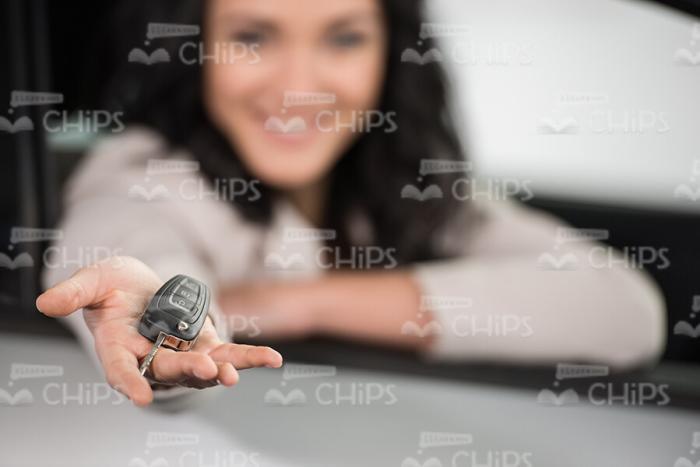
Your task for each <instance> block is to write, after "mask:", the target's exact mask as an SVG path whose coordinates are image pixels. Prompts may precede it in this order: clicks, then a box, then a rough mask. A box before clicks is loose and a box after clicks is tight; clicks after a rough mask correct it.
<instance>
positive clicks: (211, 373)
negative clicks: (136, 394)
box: [151, 349, 219, 383]
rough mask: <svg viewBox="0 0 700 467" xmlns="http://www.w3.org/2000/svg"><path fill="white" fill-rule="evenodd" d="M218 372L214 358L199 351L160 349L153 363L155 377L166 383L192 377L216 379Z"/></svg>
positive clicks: (206, 379)
mask: <svg viewBox="0 0 700 467" xmlns="http://www.w3.org/2000/svg"><path fill="white" fill-rule="evenodd" d="M218 373H219V369H218V367H217V366H216V363H214V360H212V359H211V357H209V356H208V355H206V354H203V353H199V352H175V351H174V350H170V349H160V350H159V351H158V353H156V356H155V358H154V359H153V362H152V363H151V374H152V375H153V379H155V380H156V381H162V382H164V383H178V382H181V381H184V380H187V379H191V378H194V379H198V380H202V381H208V380H213V379H216V377H217V375H218Z"/></svg>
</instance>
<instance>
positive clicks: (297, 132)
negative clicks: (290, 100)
mask: <svg viewBox="0 0 700 467" xmlns="http://www.w3.org/2000/svg"><path fill="white" fill-rule="evenodd" d="M313 122H314V120H313V118H311V117H308V116H304V117H303V116H301V115H282V116H276V115H270V116H266V117H262V118H260V119H259V122H258V123H259V124H260V126H261V128H262V131H263V133H264V134H265V136H266V138H267V139H268V140H270V141H274V142H275V143H277V144H284V145H287V146H289V145H293V146H300V145H306V144H308V143H310V142H311V141H313V140H314V139H315V137H316V136H317V135H318V132H317V131H316V128H315V127H314V123H313Z"/></svg>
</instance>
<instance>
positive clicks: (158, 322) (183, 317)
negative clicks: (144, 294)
mask: <svg viewBox="0 0 700 467" xmlns="http://www.w3.org/2000/svg"><path fill="white" fill-rule="evenodd" d="M209 300H210V291H209V287H207V286H206V285H205V284H203V283H201V282H199V281H198V280H196V279H193V278H191V277H188V276H185V275H182V274H179V275H177V276H175V277H173V278H172V279H170V280H169V281H167V282H166V283H165V284H163V286H162V287H161V288H160V289H158V291H157V292H156V294H155V295H154V296H153V298H152V299H151V302H150V303H149V304H148V306H147V307H146V310H145V311H144V313H143V316H142V317H141V321H140V322H139V333H141V335H142V336H144V337H145V338H147V339H149V340H150V341H152V342H153V343H154V344H153V347H151V351H150V352H148V355H146V358H145V359H144V360H143V362H142V363H141V366H140V368H139V371H140V372H141V375H142V376H143V375H145V374H146V370H147V369H148V367H149V366H150V364H151V362H152V361H153V359H154V358H155V356H156V353H157V352H158V349H159V348H160V347H161V346H164V347H168V348H170V349H173V350H177V351H187V350H190V348H191V347H192V346H193V345H194V343H195V341H196V340H197V337H198V336H199V333H200V331H201V330H202V326H204V322H205V321H206V319H207V313H208V311H209Z"/></svg>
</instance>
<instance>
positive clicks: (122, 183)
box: [43, 128, 666, 367]
mask: <svg viewBox="0 0 700 467" xmlns="http://www.w3.org/2000/svg"><path fill="white" fill-rule="evenodd" d="M165 158H174V159H175V160H178V161H192V159H191V157H190V156H189V155H188V154H186V153H184V152H180V153H177V154H173V153H169V152H168V150H167V149H166V146H165V144H164V142H163V141H162V140H161V139H160V138H159V137H158V136H157V135H155V134H154V133H152V132H149V131H147V130H144V129H138V128H136V129H130V130H127V131H126V132H124V133H122V134H120V135H117V136H110V137H108V138H105V139H104V140H102V141H101V142H100V143H99V144H98V145H97V146H96V147H95V149H94V150H93V151H92V152H91V154H89V156H88V157H87V158H86V160H85V161H84V162H83V163H82V166H81V167H80V168H79V170H77V172H76V173H75V175H74V176H73V177H72V179H71V181H70V183H69V185H68V189H67V191H66V195H65V212H64V216H63V220H62V222H61V224H60V226H59V228H60V229H62V230H63V233H64V235H63V239H62V240H61V241H59V242H58V243H57V244H56V245H55V246H56V247H58V248H59V249H60V251H62V252H64V254H65V255H66V256H65V257H67V258H72V259H75V258H80V257H81V256H80V252H81V251H82V252H86V251H88V252H89V251H95V252H102V253H105V252H107V253H111V254H119V255H129V256H134V257H136V258H138V259H140V260H142V261H144V262H145V263H146V264H148V265H149V266H150V267H151V268H153V269H154V270H155V271H156V272H157V273H158V274H159V275H160V276H161V277H162V278H163V279H167V278H169V277H170V276H172V275H175V274H177V273H186V274H189V275H192V276H194V277H197V278H199V279H201V280H203V281H205V282H207V283H208V284H210V285H211V286H212V287H213V288H214V289H216V288H217V287H219V286H221V284H233V283H236V282H238V281H244V280H254V279H264V278H279V279H293V278H297V277H302V276H313V275H317V274H324V273H325V270H324V268H323V267H321V266H320V265H319V264H318V261H315V260H314V257H315V255H316V252H317V251H318V249H319V248H320V247H321V244H320V243H319V241H318V240H314V239H311V240H308V241H304V242H298V241H297V242H294V241H290V238H291V237H290V236H289V232H290V229H295V228H296V229H298V228H309V227H310V226H309V225H308V224H307V223H306V222H305V220H304V219H303V218H302V217H301V216H300V215H299V213H298V212H296V211H295V210H294V209H293V208H292V207H291V205H289V204H287V203H284V202H280V203H279V204H278V205H277V206H276V207H275V211H274V216H273V221H272V224H271V226H270V227H268V228H263V227H260V226H257V225H253V224H251V223H249V222H247V221H245V220H243V219H242V218H241V217H240V216H239V215H238V214H237V212H236V211H235V209H232V208H231V206H230V205H229V204H227V203H226V202H224V201H221V200H217V199H214V196H206V191H199V190H200V188H199V187H200V186H202V187H204V188H203V189H207V184H206V182H204V180H203V178H202V177H201V176H200V175H199V173H197V172H192V171H188V169H187V168H188V167H189V166H191V165H192V164H191V163H190V164H189V165H188V164H187V163H186V162H185V163H183V167H180V168H179V169H173V167H170V169H167V168H166V170H165V171H166V172H169V173H158V172H159V170H158V169H157V170H156V171H155V172H151V173H147V170H146V168H147V165H148V161H149V160H156V161H157V160H160V159H165ZM162 169H163V167H161V168H160V171H161V172H162V171H163V170H162ZM200 184H201V185H200ZM183 187H186V189H184V190H183ZM396 195H397V201H400V194H399V193H397V194H396ZM193 197H195V198H196V199H193ZM478 209H480V210H481V211H482V212H483V215H484V219H485V220H484V222H482V223H481V224H480V225H479V226H478V227H476V231H474V232H472V233H471V234H470V236H469V237H470V241H469V242H468V244H467V245H465V255H464V257H460V258H456V259H451V260H444V261H435V262H427V263H423V264H415V265H413V266H412V267H411V268H410V271H411V273H412V274H413V275H414V276H415V279H416V281H417V283H418V284H419V285H420V287H421V288H422V292H423V301H424V304H425V305H426V306H427V307H429V308H430V309H431V311H432V312H433V313H434V316H435V322H434V323H431V324H430V327H429V328H420V327H418V326H417V325H416V324H415V323H411V322H407V323H406V324H405V325H404V327H402V329H400V330H399V329H397V332H414V333H418V334H421V333H424V334H425V333H429V332H432V333H434V345H433V346H432V348H431V349H430V350H429V351H428V355H427V356H429V357H432V358H436V359H442V360H462V361H467V360H480V361H503V362H523V363H556V362H572V361H584V362H596V363H603V364H607V365H611V366H615V367H628V366H633V365H639V364H643V363H646V362H649V361H653V360H654V359H656V358H657V357H659V355H660V354H661V352H662V350H663V348H664V344H665V342H664V340H665V329H666V326H665V309H664V304H663V300H662V298H661V295H660V293H659V291H658V289H657V287H656V286H655V285H654V284H653V283H652V281H651V280H650V279H649V278H648V277H647V275H646V274H645V273H643V272H641V271H640V270H638V269H634V268H631V267H629V266H628V265H625V264H622V263H623V262H622V261H611V264H609V265H603V266H601V264H600V261H601V258H604V257H605V247H602V246H601V245H596V244H595V243H592V242H589V241H583V242H570V243H564V244H561V243H560V242H559V243H558V242H557V238H558V237H557V236H558V235H564V234H562V231H561V230H560V229H561V228H562V227H564V224H563V223H562V222H560V221H559V220H557V219H555V218H553V217H552V216H550V215H547V214H545V213H542V212H538V211H535V210H533V209H530V208H525V207H522V206H521V205H519V204H516V203H515V202H512V201H508V202H483V201H480V202H479V204H478ZM593 227H595V226H593ZM292 231H293V230H292ZM292 236H293V235H292ZM465 242H466V240H465ZM91 248H92V249H93V250H91ZM601 248H603V250H601ZM594 249H595V251H596V255H595V258H596V260H595V261H593V258H594V256H593V255H592V253H591V252H592V251H593V250H594ZM601 251H602V252H603V254H602V255H601V254H600V253H601ZM84 256H85V257H87V256H89V255H84ZM93 256H98V255H93ZM613 257H616V256H613ZM86 259H87V258H86ZM64 263H65V264H62V262H61V261H53V262H51V267H47V268H46V270H45V273H44V277H43V279H44V285H45V286H47V287H48V286H51V285H52V284H55V283H56V282H58V281H60V280H62V279H65V278H67V277H68V276H69V275H70V274H72V273H73V272H74V271H75V270H76V269H77V267H78V266H80V264H79V261H73V262H70V261H67V262H65V261H64ZM76 315H78V314H76ZM66 322H67V324H68V325H69V326H70V327H71V329H72V330H73V331H74V332H75V333H76V335H77V336H78V337H79V338H80V340H81V341H82V342H83V343H84V345H85V347H86V349H88V351H89V352H92V347H93V346H92V336H91V335H90V334H89V332H88V330H87V328H86V326H85V324H84V322H83V320H82V319H81V318H80V317H79V316H74V317H72V318H69V319H67V320H66ZM499 329H500V330H499Z"/></svg>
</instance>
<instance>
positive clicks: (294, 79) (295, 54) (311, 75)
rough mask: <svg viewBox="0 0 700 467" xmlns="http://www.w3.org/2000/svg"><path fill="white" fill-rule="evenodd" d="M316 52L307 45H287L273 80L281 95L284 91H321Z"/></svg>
mask: <svg viewBox="0 0 700 467" xmlns="http://www.w3.org/2000/svg"><path fill="white" fill-rule="evenodd" d="M319 60H320V58H319V57H318V54H317V53H315V52H314V50H313V48H312V47H310V46H308V45H296V46H293V47H289V48H288V49H287V51H286V53H284V54H283V57H282V59H281V63H280V67H279V69H278V70H277V73H276V76H275V80H276V83H277V86H276V87H277V88H278V90H279V91H281V93H282V95H284V93H286V92H294V91H297V92H314V91H321V89H319V87H320V85H321V76H320V74H319V70H320V67H319Z"/></svg>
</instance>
